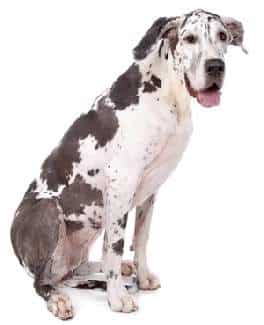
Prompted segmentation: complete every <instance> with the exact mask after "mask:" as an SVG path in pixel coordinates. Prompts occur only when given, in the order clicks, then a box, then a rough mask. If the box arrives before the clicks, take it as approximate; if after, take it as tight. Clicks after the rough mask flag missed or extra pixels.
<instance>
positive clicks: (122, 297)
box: [107, 288, 138, 313]
mask: <svg viewBox="0 0 264 325" xmlns="http://www.w3.org/2000/svg"><path fill="white" fill-rule="evenodd" d="M107 291H108V292H107V294H108V303H109V306H110V308H111V309H112V310H113V311H116V312H122V313H131V312H133V311H136V310H138V305H137V303H136V302H135V300H134V298H133V297H132V296H131V295H130V294H129V293H128V292H127V290H126V289H125V288H121V289H117V288H113V289H110V290H107Z"/></svg>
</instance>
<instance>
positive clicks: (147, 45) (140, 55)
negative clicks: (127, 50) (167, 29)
mask: <svg viewBox="0 0 264 325" xmlns="http://www.w3.org/2000/svg"><path fill="white" fill-rule="evenodd" d="M168 21H169V19H168V18H166V17H161V18H158V19H157V20H155V21H154V23H153V25H152V26H151V27H150V28H149V29H148V30H147V32H146V34H145V35H144V37H143V38H142V39H141V41H140V42H139V43H138V45H137V46H136V47H135V48H134V50H133V54H134V58H135V59H136V60H143V59H145V58H146V57H147V55H148V54H149V52H150V51H151V48H152V46H153V45H154V44H155V43H156V42H157V40H158V38H159V36H160V33H161V30H162V28H163V27H164V26H165V25H166V24H167V22H168Z"/></svg>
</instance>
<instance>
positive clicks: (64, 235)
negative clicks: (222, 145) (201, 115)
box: [11, 9, 245, 320]
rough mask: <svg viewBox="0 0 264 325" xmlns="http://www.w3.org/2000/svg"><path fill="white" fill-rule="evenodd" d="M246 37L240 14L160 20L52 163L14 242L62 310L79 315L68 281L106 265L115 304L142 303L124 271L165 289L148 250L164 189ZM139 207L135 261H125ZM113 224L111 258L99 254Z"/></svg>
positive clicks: (79, 282) (41, 290)
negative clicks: (198, 111)
mask: <svg viewBox="0 0 264 325" xmlns="http://www.w3.org/2000/svg"><path fill="white" fill-rule="evenodd" d="M243 35H244V31H243V26H242V24H241V23H240V22H239V21H237V20H235V19H233V18H226V17H222V16H219V15H216V14H213V13H210V12H206V11H204V10H201V9H199V10H195V11H192V12H190V13H188V14H185V15H182V16H177V17H171V18H166V17H162V18H159V19H157V20H156V21H155V22H154V23H153V25H152V26H151V27H150V28H149V29H148V30H147V32H146V34H145V35H144V36H143V38H142V39H141V40H140V42H139V43H138V45H137V46H136V47H135V48H134V50H133V55H134V62H133V63H132V65H131V66H130V67H129V68H128V69H127V71H125V72H124V73H123V74H122V75H120V76H119V77H118V78H117V80H116V81H115V82H114V83H113V85H112V86H111V87H110V88H109V89H108V90H106V91H105V92H104V93H103V94H101V95H100V96H99V97H98V98H96V100H95V102H94V104H93V106H92V107H91V109H90V110H89V111H88V112H86V113H85V114H83V115H81V116H80V117H79V118H78V119H77V120H76V121H75V122H74V123H73V124H72V126H71V127H70V128H69V129H68V131H67V132H66V134H65V135H64V137H63V138H62V140H61V141H60V143H59V144H58V146H57V147H56V148H55V149H54V150H53V151H52V152H51V154H50V155H49V156H48V157H47V159H46V160H45V161H44V163H43V164H42V167H41V171H40V174H39V176H38V177H37V178H36V179H35V180H34V181H33V182H32V183H31V185H30V186H29V188H28V190H27V192H26V193H25V195H24V198H23V200H22V202H21V204H20V206H19V207H18V209H17V211H16V213H15V217H14V220H13V224H12V227H11V240H12V245H13V248H14V252H15V254H16V256H17V257H18V259H19V261H20V263H21V264H22V266H23V267H25V268H26V269H27V270H28V271H29V273H30V274H31V275H32V276H33V277H34V287H35V289H36V292H37V293H38V294H39V295H40V296H41V297H43V298H44V299H45V300H46V301H47V306H48V309H49V311H51V312H52V314H54V315H55V316H57V317H59V318H60V319H63V320H64V319H69V318H72V317H73V308H72V304H71V301H70V298H69V297H68V296H67V295H66V294H64V293H63V292H61V291H60V289H59V287H60V286H62V285H63V284H67V282H68V283H69V282H71V284H73V286H76V287H78V286H85V285H87V286H88V287H89V283H90V285H91V282H89V281H88V280H87V283H85V280H84V279H85V277H87V278H88V277H89V275H90V276H91V275H92V274H94V273H97V272H103V273H104V275H105V278H104V279H105V281H106V285H105V287H106V290H107V299H108V303H109V306H110V308H111V309H112V310H113V311H118V312H133V311H136V310H137V309H138V307H137V304H136V302H135V300H134V298H133V296H132V295H131V294H130V293H129V292H128V290H127V289H126V287H125V286H124V282H123V278H122V275H131V274H132V273H133V272H134V270H133V268H134V267H135V272H136V275H137V281H138V286H139V289H143V290H154V289H157V288H159V287H160V282H159V279H158V277H157V276H156V275H155V274H154V273H152V272H151V271H150V268H149V266H148V264H147V258H146V246H147V241H148V236H149V230H150V224H151V216H152V211H153V206H154V202H155V199H156V195H157V192H158V190H159V188H160V186H161V185H162V184H163V183H164V182H165V180H166V179H167V178H168V176H169V175H170V173H171V172H172V171H173V170H174V169H175V167H176V166H177V164H178V162H179V161H180V159H181V157H182V154H183V152H184V150H185V148H186V146H187V144H188V141H189V138H190V136H191V133H192V120H191V111H190V102H191V98H192V97H193V98H195V99H196V100H197V101H198V102H199V103H200V104H201V105H202V106H204V107H208V108H209V107H212V106H216V105H218V104H219V103H220V94H221V93H220V91H221V88H222V86H223V82H224V76H225V62H224V54H225V53H226V50H227V47H228V45H230V44H231V45H235V46H240V47H241V48H242V49H243V50H244V51H245V49H244V48H243ZM133 208H136V222H135V232H134V239H133V245H132V246H133V249H134V251H135V258H134V263H132V262H122V255H123V250H124V237H125V228H126V223H127V217H128V213H129V212H130V211H131V210H132V209H133ZM103 230H105V233H104V244H103V256H102V261H101V262H90V261H88V256H89V253H90V250H91V247H92V244H93V243H94V242H95V240H96V239H97V238H98V237H99V235H100V234H101V233H102V232H103ZM94 283H95V282H94ZM95 286H96V285H95Z"/></svg>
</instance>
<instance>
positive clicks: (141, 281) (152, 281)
mask: <svg viewBox="0 0 264 325" xmlns="http://www.w3.org/2000/svg"><path fill="white" fill-rule="evenodd" d="M138 286H139V289H141V290H156V289H159V288H160V280H159V278H158V277H157V276H156V275H155V274H153V273H150V272H144V273H143V274H139V275H138Z"/></svg>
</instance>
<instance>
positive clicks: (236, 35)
mask: <svg viewBox="0 0 264 325" xmlns="http://www.w3.org/2000/svg"><path fill="white" fill-rule="evenodd" d="M221 20H222V22H223V23H224V25H225V27H226V29H227V30H228V32H229V35H230V39H231V40H230V44H232V45H236V46H240V47H241V49H242V50H243V52H245V53H247V50H246V49H245V48H244V46H243V39H244V28H243V25H242V23H241V22H240V21H238V20H236V19H234V18H231V17H221Z"/></svg>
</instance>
